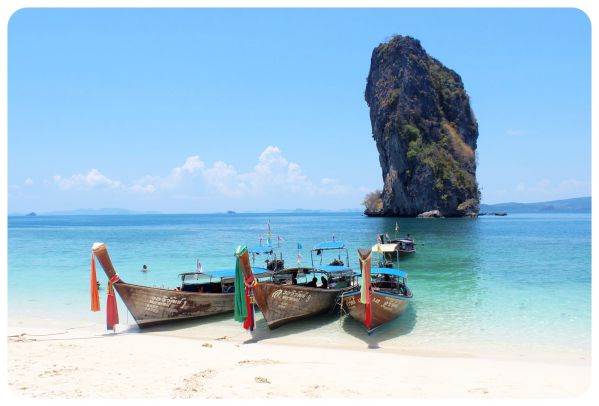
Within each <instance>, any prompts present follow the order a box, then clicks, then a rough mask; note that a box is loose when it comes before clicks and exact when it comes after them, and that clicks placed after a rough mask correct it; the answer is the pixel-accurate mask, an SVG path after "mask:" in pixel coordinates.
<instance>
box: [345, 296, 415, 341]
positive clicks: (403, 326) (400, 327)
mask: <svg viewBox="0 0 599 406" xmlns="http://www.w3.org/2000/svg"><path fill="white" fill-rule="evenodd" d="M342 317H343V319H342V320H341V325H342V327H343V330H345V332H346V333H348V334H350V335H352V336H354V337H356V338H357V339H359V340H362V341H363V342H364V343H366V344H368V348H370V349H377V348H381V347H380V343H382V342H384V341H387V340H391V339H394V338H397V337H401V336H403V335H406V334H409V333H410V332H411V331H412V330H413V329H414V326H415V325H416V317H417V316H416V308H415V306H413V304H410V305H409V306H408V308H407V309H406V311H405V312H404V314H402V315H401V316H400V317H398V318H397V319H395V320H393V321H390V322H389V323H387V324H383V325H382V326H380V327H378V328H377V329H375V330H374V331H373V332H372V333H370V334H368V333H367V332H366V327H364V325H363V324H362V323H359V322H358V321H356V320H354V319H353V318H352V317H351V316H350V315H349V314H347V315H344V316H342Z"/></svg>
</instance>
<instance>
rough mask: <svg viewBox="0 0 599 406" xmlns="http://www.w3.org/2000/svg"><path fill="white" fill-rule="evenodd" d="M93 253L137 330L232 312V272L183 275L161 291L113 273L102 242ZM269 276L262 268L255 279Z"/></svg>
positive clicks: (232, 270)
mask: <svg viewBox="0 0 599 406" xmlns="http://www.w3.org/2000/svg"><path fill="white" fill-rule="evenodd" d="M92 252H93V255H94V256H95V258H96V259H97V260H98V262H99V263H100V265H101V266H102V269H103V270H104V272H105V273H106V276H107V277H108V279H109V285H108V290H109V294H110V293H111V289H114V290H115V291H116V292H117V293H118V294H119V296H120V297H121V299H122V301H123V303H125V306H127V309H128V310H129V312H130V313H131V315H132V316H133V318H134V319H135V322H136V323H137V325H138V326H139V327H140V328H145V327H149V326H155V325H159V324H165V323H169V322H174V321H183V320H192V319H197V318H200V317H206V316H211V315H215V314H220V313H227V312H232V311H233V301H234V296H235V294H234V283H233V279H234V277H235V270H234V269H230V270H229V269H225V270H218V271H214V272H210V273H201V272H186V273H182V274H179V277H180V278H181V286H178V287H176V288H175V289H163V288H156V287H149V286H141V285H134V284H131V283H126V282H125V281H123V279H122V278H121V277H120V276H119V275H118V274H117V273H116V271H115V270H114V267H113V265H112V261H111V260H110V257H109V255H108V251H107V249H106V245H104V243H95V244H94V245H93V247H92ZM92 261H93V258H92ZM92 263H93V262H92ZM94 274H95V271H94ZM271 274H272V273H271V272H269V271H267V270H265V269H261V272H259V273H257V275H256V276H257V277H258V278H264V279H270V277H271ZM117 322H118V315H117ZM109 328H112V326H111V325H110V324H109Z"/></svg>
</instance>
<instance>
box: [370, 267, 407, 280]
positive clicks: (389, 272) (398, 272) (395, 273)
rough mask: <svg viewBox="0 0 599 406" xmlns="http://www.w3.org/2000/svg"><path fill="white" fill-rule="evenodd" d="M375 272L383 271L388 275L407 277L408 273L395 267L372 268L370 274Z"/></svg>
mask: <svg viewBox="0 0 599 406" xmlns="http://www.w3.org/2000/svg"><path fill="white" fill-rule="evenodd" d="M375 273H382V274H387V275H393V276H399V277H401V278H407V277H408V274H407V273H406V272H404V271H402V270H401V269H394V268H372V269H371V270H370V274H371V275H372V274H375Z"/></svg>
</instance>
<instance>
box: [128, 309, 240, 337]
mask: <svg viewBox="0 0 599 406" xmlns="http://www.w3.org/2000/svg"><path fill="white" fill-rule="evenodd" d="M228 320H230V321H231V322H233V321H234V320H233V312H228V313H221V314H215V315H211V316H206V317H201V318H197V319H192V320H180V321H170V322H168V323H166V324H159V325H157V326H150V327H145V328H143V329H140V328H139V327H138V326H137V325H131V326H129V328H128V329H127V330H125V331H126V332H135V331H138V332H142V333H146V332H147V333H155V332H165V331H177V330H185V329H189V328H192V327H193V328H195V327H199V326H203V325H205V324H211V323H219V322H223V321H228Z"/></svg>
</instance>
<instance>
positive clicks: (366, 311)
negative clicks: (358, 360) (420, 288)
mask: <svg viewBox="0 0 599 406" xmlns="http://www.w3.org/2000/svg"><path fill="white" fill-rule="evenodd" d="M371 253H372V251H371V250H370V249H359V250H358V254H359V256H360V268H361V271H362V278H361V281H360V288H359V289H355V290H353V291H351V292H345V293H343V294H341V309H342V311H343V312H346V313H349V314H350V316H351V317H353V318H354V319H355V320H357V321H359V322H360V323H363V324H364V325H365V326H366V330H367V332H368V334H370V333H372V331H374V329H376V328H377V327H380V326H382V325H383V324H385V323H387V322H389V321H391V320H394V319H396V318H398V317H399V316H401V315H402V314H403V312H404V311H405V310H406V308H407V307H408V304H409V303H410V300H412V297H413V295H412V291H411V290H410V288H408V286H407V285H406V280H407V277H408V275H407V273H405V272H404V271H401V270H399V269H392V268H371Z"/></svg>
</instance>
